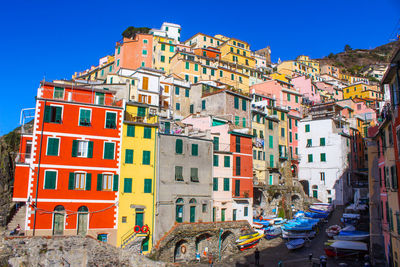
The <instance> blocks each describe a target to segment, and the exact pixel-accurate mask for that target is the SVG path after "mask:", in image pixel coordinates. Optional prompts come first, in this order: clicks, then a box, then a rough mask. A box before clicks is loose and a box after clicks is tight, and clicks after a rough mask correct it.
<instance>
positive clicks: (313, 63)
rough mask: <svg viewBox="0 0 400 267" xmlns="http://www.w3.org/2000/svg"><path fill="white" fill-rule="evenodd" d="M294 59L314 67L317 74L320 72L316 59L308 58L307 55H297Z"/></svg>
mask: <svg viewBox="0 0 400 267" xmlns="http://www.w3.org/2000/svg"><path fill="white" fill-rule="evenodd" d="M296 61H297V62H298V63H301V64H304V65H306V66H309V67H311V68H314V69H315V70H316V72H317V74H320V72H321V69H320V65H319V62H318V61H316V60H312V59H310V57H309V56H304V55H301V56H298V57H297V58H296Z"/></svg>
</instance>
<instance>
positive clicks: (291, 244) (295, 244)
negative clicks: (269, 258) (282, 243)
mask: <svg viewBox="0 0 400 267" xmlns="http://www.w3.org/2000/svg"><path fill="white" fill-rule="evenodd" d="M304 242H305V241H304V239H302V238H297V239H293V240H290V241H288V242H286V247H287V248H288V249H289V250H294V249H298V248H301V247H303V246H304Z"/></svg>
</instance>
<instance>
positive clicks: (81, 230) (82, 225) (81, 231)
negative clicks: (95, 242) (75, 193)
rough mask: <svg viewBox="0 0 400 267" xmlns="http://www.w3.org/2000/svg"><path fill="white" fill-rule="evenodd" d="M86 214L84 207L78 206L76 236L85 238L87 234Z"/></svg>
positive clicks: (87, 220)
mask: <svg viewBox="0 0 400 267" xmlns="http://www.w3.org/2000/svg"><path fill="white" fill-rule="evenodd" d="M88 212H89V209H88V208H87V207H86V206H80V207H79V208H78V229H77V233H78V235H82V236H85V235H86V234H87V229H88V227H89V219H88Z"/></svg>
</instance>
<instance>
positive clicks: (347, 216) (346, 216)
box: [342, 213, 360, 220]
mask: <svg viewBox="0 0 400 267" xmlns="http://www.w3.org/2000/svg"><path fill="white" fill-rule="evenodd" d="M342 217H343V219H357V220H359V219H360V214H354V213H343V215H342Z"/></svg>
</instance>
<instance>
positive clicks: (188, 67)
mask: <svg viewBox="0 0 400 267" xmlns="http://www.w3.org/2000/svg"><path fill="white" fill-rule="evenodd" d="M185 65H186V66H185V68H186V69H187V70H188V69H190V63H189V62H186V64H185Z"/></svg>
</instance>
